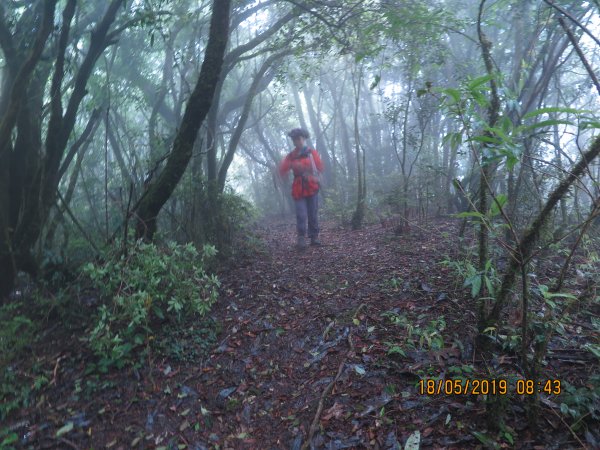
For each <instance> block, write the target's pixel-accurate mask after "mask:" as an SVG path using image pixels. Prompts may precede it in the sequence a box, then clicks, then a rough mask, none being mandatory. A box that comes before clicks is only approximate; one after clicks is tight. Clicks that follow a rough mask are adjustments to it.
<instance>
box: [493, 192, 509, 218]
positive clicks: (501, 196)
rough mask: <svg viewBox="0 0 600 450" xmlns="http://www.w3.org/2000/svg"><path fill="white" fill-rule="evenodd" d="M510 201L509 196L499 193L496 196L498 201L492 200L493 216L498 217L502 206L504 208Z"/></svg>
mask: <svg viewBox="0 0 600 450" xmlns="http://www.w3.org/2000/svg"><path fill="white" fill-rule="evenodd" d="M507 201H508V197H507V196H506V195H504V194H498V195H497V196H496V201H494V200H492V205H491V207H490V215H491V216H492V217H496V216H498V215H499V214H500V208H503V207H504V205H506V202H507Z"/></svg>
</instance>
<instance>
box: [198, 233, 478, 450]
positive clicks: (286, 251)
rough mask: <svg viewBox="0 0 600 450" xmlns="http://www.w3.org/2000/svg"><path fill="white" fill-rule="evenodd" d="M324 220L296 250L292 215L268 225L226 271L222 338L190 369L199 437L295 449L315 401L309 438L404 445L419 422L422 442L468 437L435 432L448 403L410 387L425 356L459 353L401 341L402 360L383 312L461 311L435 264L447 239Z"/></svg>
mask: <svg viewBox="0 0 600 450" xmlns="http://www.w3.org/2000/svg"><path fill="white" fill-rule="evenodd" d="M444 225H445V226H447V224H444ZM324 228H325V229H324V230H323V232H322V235H321V237H322V240H323V242H324V243H325V244H326V245H325V246H323V247H309V248H308V249H307V250H306V251H304V252H298V251H296V250H295V249H294V248H293V242H294V238H295V235H294V225H293V224H292V223H278V224H270V225H268V226H267V228H265V229H264V230H263V233H262V235H263V238H264V240H265V243H266V248H265V249H264V252H263V253H262V254H261V255H257V257H256V258H253V260H252V261H251V262H250V263H249V264H247V265H244V266H242V267H239V268H237V269H235V270H233V271H232V272H230V273H228V274H226V275H224V276H222V280H223V294H224V295H223V297H222V298H221V299H220V301H219V306H217V307H216V310H215V314H216V318H217V320H218V321H219V322H221V323H222V324H223V331H222V333H221V336H222V338H221V341H220V345H219V347H218V348H217V349H216V351H214V352H213V353H212V355H211V356H210V358H208V359H207V360H206V361H205V362H204V363H203V365H202V367H201V368H199V370H200V372H202V375H201V376H199V377H194V378H193V379H194V381H195V383H196V385H197V386H201V388H198V390H199V391H200V390H201V391H202V392H201V393H200V392H199V396H200V397H201V398H202V399H203V401H206V404H205V407H206V408H207V409H208V410H210V411H211V413H212V414H213V416H214V418H215V420H213V421H212V430H211V431H210V432H208V430H207V432H206V433H205V437H207V438H208V442H207V443H206V444H210V443H211V441H212V443H213V444H214V443H219V444H220V445H222V446H223V448H227V447H231V448H301V446H302V444H304V443H305V442H306V439H307V435H308V434H309V433H310V432H311V424H312V423H313V421H314V420H315V416H316V415H317V410H318V409H319V405H320V406H321V407H322V410H321V412H320V414H319V417H318V421H317V422H316V423H317V424H318V425H319V426H317V427H316V429H315V427H313V429H312V431H313V432H315V431H316V433H314V440H313V443H314V444H315V447H316V448H350V447H364V448H400V447H403V443H404V442H405V441H406V439H407V438H408V436H409V435H410V434H411V433H412V432H413V431H414V430H419V429H420V431H421V432H423V433H424V436H423V438H422V444H425V445H432V444H434V443H435V444H436V445H437V446H444V447H445V446H448V445H453V444H454V445H459V443H460V442H463V443H465V442H468V441H470V440H472V439H474V438H472V436H470V435H467V436H466V437H465V436H462V437H461V438H458V439H455V438H454V437H452V436H451V434H452V433H451V432H449V430H444V429H443V428H444V427H443V426H441V428H442V430H441V432H440V433H439V434H438V433H434V428H432V426H434V424H435V422H436V421H437V420H438V419H439V421H441V422H440V425H443V421H444V420H446V418H447V414H442V413H443V412H444V411H445V412H449V410H448V409H447V407H444V408H442V409H440V406H439V404H437V405H436V404H435V403H436V402H434V401H432V400H433V399H431V398H426V397H424V396H421V395H419V394H418V393H417V392H416V382H417V381H418V379H419V377H418V375H416V373H417V371H418V370H419V369H422V368H424V367H426V366H428V364H429V362H428V361H429V359H430V358H432V359H434V360H435V361H436V363H435V365H436V366H439V365H440V364H439V363H440V362H441V363H442V364H441V365H442V366H443V365H445V361H446V360H448V359H453V360H454V362H455V363H458V357H459V356H460V354H459V353H460V352H459V351H457V350H456V349H451V350H448V351H445V350H442V351H437V352H429V351H427V349H426V348H425V347H426V344H424V347H421V348H417V349H414V350H412V351H411V350H410V349H407V350H406V353H407V357H408V358H407V359H408V360H409V361H410V362H409V363H400V362H399V360H395V359H394V358H390V357H389V356H387V349H386V346H389V345H391V344H390V343H393V342H399V340H400V335H401V334H403V330H401V329H400V328H399V327H397V326H395V325H393V324H392V323H391V322H390V320H389V319H388V318H386V317H384V316H382V314H384V313H386V312H392V313H396V314H398V315H406V316H407V317H408V318H409V321H410V322H411V323H412V324H413V325H414V326H415V327H418V326H419V323H420V322H424V323H427V322H429V320H430V319H431V318H440V317H441V316H442V315H448V314H449V313H450V314H451V315H452V314H454V315H456V316H457V317H462V312H461V311H460V310H459V309H460V308H459V307H458V306H457V304H455V303H453V302H451V301H447V300H448V299H449V294H448V292H447V289H448V283H449V282H450V281H449V280H448V279H446V277H444V276H443V275H444V274H445V273H446V272H445V270H446V269H444V268H441V267H440V266H439V265H438V264H437V261H440V260H441V259H443V256H444V254H445V252H446V251H448V250H449V248H448V247H449V246H448V242H447V241H445V240H444V239H440V238H439V234H437V233H423V232H416V233H415V234H412V235H406V236H395V235H394V233H393V231H392V230H391V229H382V228H380V227H379V226H372V227H369V228H367V229H365V230H360V231H350V230H345V229H341V228H337V227H333V226H331V225H326V226H325V227H324ZM427 237H437V239H428V238H427ZM450 297H451V295H450ZM450 310H451V311H450ZM463 326H464V324H463ZM464 330H465V328H464V327H463V328H462V331H464ZM189 381H190V382H191V381H192V379H190V380H189ZM324 391H327V394H326V395H324V394H323V392H324ZM446 400H448V399H446ZM446 403H447V402H446ZM455 406H456V405H455ZM457 406H458V407H459V408H460V407H461V406H462V405H460V404H457ZM441 416H443V417H441ZM461 434H462V433H461ZM465 438H466V441H465V440H464V439H465ZM399 446H400V447H399Z"/></svg>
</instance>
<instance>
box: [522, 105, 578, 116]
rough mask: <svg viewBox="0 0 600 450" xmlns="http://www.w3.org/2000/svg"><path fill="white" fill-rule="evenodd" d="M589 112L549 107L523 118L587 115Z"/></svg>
mask: <svg viewBox="0 0 600 450" xmlns="http://www.w3.org/2000/svg"><path fill="white" fill-rule="evenodd" d="M587 112H589V111H587V110H584V109H576V108H560V107H549V108H540V109H536V110H535V111H531V112H528V113H527V114H525V115H524V116H523V119H529V118H530V117H536V116H540V115H542V114H549V113H565V114H585V113H587Z"/></svg>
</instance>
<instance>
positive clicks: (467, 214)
mask: <svg viewBox="0 0 600 450" xmlns="http://www.w3.org/2000/svg"><path fill="white" fill-rule="evenodd" d="M454 217H458V218H459V219H464V218H467V217H475V218H477V219H485V216H484V215H483V214H481V213H480V212H477V211H465V212H461V213H458V214H454Z"/></svg>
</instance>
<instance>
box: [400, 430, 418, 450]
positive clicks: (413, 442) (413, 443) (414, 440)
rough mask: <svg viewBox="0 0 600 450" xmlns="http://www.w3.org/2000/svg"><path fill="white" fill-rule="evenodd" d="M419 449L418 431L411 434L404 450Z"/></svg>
mask: <svg viewBox="0 0 600 450" xmlns="http://www.w3.org/2000/svg"><path fill="white" fill-rule="evenodd" d="M419 447H421V432H420V431H419V430H417V431H415V432H413V433H412V434H411V435H410V436H409V437H408V439H407V440H406V444H404V450H419Z"/></svg>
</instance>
